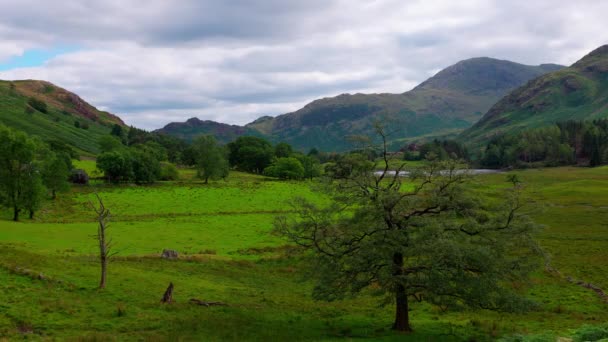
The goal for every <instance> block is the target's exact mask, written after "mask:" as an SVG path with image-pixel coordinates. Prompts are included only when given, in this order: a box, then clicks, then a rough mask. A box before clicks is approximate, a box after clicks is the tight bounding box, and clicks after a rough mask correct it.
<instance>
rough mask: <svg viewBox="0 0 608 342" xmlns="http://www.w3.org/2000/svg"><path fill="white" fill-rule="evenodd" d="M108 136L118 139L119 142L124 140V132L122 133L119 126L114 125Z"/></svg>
mask: <svg viewBox="0 0 608 342" xmlns="http://www.w3.org/2000/svg"><path fill="white" fill-rule="evenodd" d="M110 134H111V135H113V136H115V137H118V138H119V139H120V140H121V141H123V140H124V139H125V138H126V136H125V132H124V130H123V128H122V126H121V125H119V124H114V126H112V131H110Z"/></svg>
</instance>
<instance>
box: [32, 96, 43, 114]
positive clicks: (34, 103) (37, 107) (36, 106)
mask: <svg viewBox="0 0 608 342" xmlns="http://www.w3.org/2000/svg"><path fill="white" fill-rule="evenodd" d="M27 104H29V105H30V106H31V107H32V108H34V109H35V110H37V111H39V112H41V113H45V114H46V113H48V108H47V106H46V103H45V102H44V101H41V100H38V99H35V98H33V97H32V98H30V99H29V101H27Z"/></svg>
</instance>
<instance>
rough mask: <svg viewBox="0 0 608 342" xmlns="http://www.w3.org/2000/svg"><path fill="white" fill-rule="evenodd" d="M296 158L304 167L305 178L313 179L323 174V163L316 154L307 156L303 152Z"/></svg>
mask: <svg viewBox="0 0 608 342" xmlns="http://www.w3.org/2000/svg"><path fill="white" fill-rule="evenodd" d="M296 158H297V159H298V160H299V161H300V163H301V164H302V167H303V168H304V178H306V179H313V178H315V177H319V176H320V175H321V163H320V162H319V159H318V158H317V157H316V156H315V155H308V156H305V155H303V154H297V155H296Z"/></svg>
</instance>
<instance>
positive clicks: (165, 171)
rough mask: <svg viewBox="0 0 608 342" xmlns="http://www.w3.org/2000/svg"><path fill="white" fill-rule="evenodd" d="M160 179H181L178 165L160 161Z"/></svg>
mask: <svg viewBox="0 0 608 342" xmlns="http://www.w3.org/2000/svg"><path fill="white" fill-rule="evenodd" d="M160 179H161V180H164V181H174V180H178V179H179V171H177V167H175V165H173V164H171V163H167V162H162V163H160Z"/></svg>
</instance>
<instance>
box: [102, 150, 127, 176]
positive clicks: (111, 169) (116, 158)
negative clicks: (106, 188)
mask: <svg viewBox="0 0 608 342" xmlns="http://www.w3.org/2000/svg"><path fill="white" fill-rule="evenodd" d="M97 168H98V169H100V170H101V171H103V173H104V175H105V178H106V180H107V181H108V182H111V183H120V182H128V181H130V180H132V179H133V178H134V174H133V163H132V159H131V153H130V152H129V151H112V152H104V153H102V154H100V155H99V156H98V157H97Z"/></svg>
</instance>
